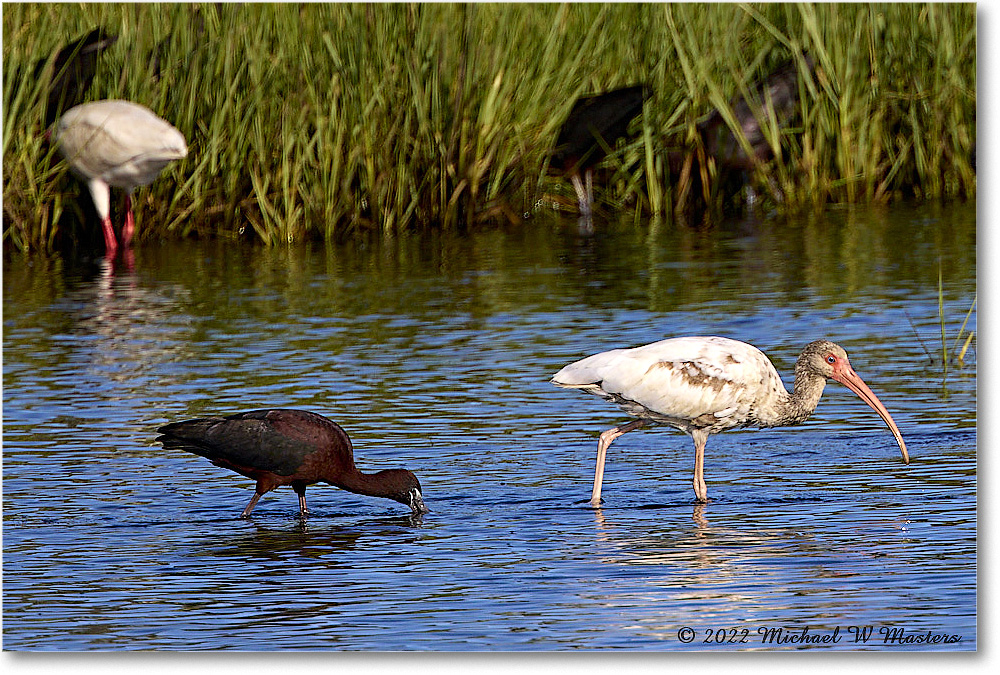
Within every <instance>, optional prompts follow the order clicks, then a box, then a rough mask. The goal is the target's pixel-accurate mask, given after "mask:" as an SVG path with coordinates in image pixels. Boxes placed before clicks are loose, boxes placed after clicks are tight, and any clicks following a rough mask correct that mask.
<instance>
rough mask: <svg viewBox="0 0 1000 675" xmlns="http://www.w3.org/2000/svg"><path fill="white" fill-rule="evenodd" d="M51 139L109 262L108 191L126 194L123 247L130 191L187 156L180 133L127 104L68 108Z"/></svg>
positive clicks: (130, 219)
mask: <svg viewBox="0 0 1000 675" xmlns="http://www.w3.org/2000/svg"><path fill="white" fill-rule="evenodd" d="M53 138H54V140H55V141H56V142H57V143H58V145H59V151H60V152H61V153H62V155H63V157H65V158H66V161H67V162H68V163H69V166H70V169H72V171H73V173H75V174H76V175H77V176H79V177H80V178H81V179H82V180H83V181H84V182H85V183H87V187H88V188H89V189H90V195H91V197H92V198H93V200H94V207H95V208H96V210H97V215H98V217H100V219H101V227H102V228H103V230H104V244H105V247H106V255H107V256H108V257H109V258H113V257H114V255H115V252H116V251H117V249H118V242H117V239H116V237H115V231H114V228H113V227H112V225H111V188H112V187H118V188H124V189H125V190H126V191H127V192H126V196H125V208H126V215H125V225H124V227H123V228H122V240H123V243H124V244H125V246H126V247H128V246H129V244H130V243H131V241H132V235H133V232H134V230H135V216H134V215H133V213H132V191H133V190H135V188H137V187H139V186H140V185H148V184H149V183H151V182H153V180H154V179H155V178H156V177H157V176H158V175H159V174H160V172H161V171H162V170H163V169H164V167H166V166H167V164H169V163H170V162H172V161H174V160H177V159H182V158H184V157H186V156H187V143H186V142H185V140H184V136H183V134H181V132H179V131H178V130H177V129H175V128H174V127H173V125H171V124H170V123H169V122H167V121H166V120H164V119H161V118H160V117H157V116H156V114H154V113H153V111H152V110H150V109H149V108H146V107H145V106H141V105H139V104H137V103H131V102H129V101H118V100H107V101H94V102H92V103H83V104H81V105H78V106H76V107H74V108H70V109H69V110H67V111H66V112H65V113H64V114H63V116H62V117H61V118H60V119H59V124H58V125H56V129H55V133H54V136H53Z"/></svg>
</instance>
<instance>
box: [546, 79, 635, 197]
mask: <svg viewBox="0 0 1000 675" xmlns="http://www.w3.org/2000/svg"><path fill="white" fill-rule="evenodd" d="M651 94H652V92H651V90H650V89H649V87H646V86H644V85H635V86H631V87H623V88H621V89H615V90H613V91H608V92H604V93H603V94H594V95H590V96H583V97H581V98H579V99H577V101H576V103H574V104H573V109H572V110H570V112H569V117H567V118H566V121H565V122H563V125H562V128H561V129H560V130H559V136H558V138H557V139H556V145H555V148H554V149H553V151H552V157H551V160H550V162H549V167H550V169H556V170H558V171H560V172H562V173H564V174H565V175H566V176H568V177H569V179H570V181H571V182H572V183H573V189H574V190H575V191H576V197H577V200H578V202H579V204H580V213H581V214H582V215H584V216H589V215H590V214H591V209H592V207H593V204H594V178H593V175H594V165H596V164H597V163H598V162H600V161H601V160H602V159H604V157H605V155H606V154H607V151H608V149H609V148H611V147H613V146H614V144H615V142H616V141H617V140H618V139H619V138H621V137H623V136H625V135H626V133H627V132H628V125H629V122H631V121H632V119H633V118H634V117H635V116H636V115H638V114H639V113H640V112H642V104H643V102H644V101H645V100H646V99H647V98H649V97H650V96H651ZM584 182H585V183H586V185H584Z"/></svg>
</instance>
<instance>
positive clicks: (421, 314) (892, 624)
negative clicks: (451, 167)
mask: <svg viewBox="0 0 1000 675" xmlns="http://www.w3.org/2000/svg"><path fill="white" fill-rule="evenodd" d="M595 229H596V232H595V233H593V234H589V235H588V234H581V233H580V232H579V231H578V230H577V228H576V224H575V223H573V222H571V221H535V222H529V223H526V224H525V225H524V226H523V227H521V228H514V229H511V230H508V231H483V232H477V233H471V234H464V235H450V234H434V235H430V236H425V237H420V236H416V235H413V236H405V235H404V236H401V237H397V238H394V239H390V240H380V239H378V238H372V239H370V240H365V241H359V242H353V243H350V244H343V245H335V244H330V245H324V244H313V245H304V246H300V247H291V248H274V249H266V248H261V247H257V246H253V245H242V244H237V243H190V242H188V243H171V244H166V243H165V244H162V245H160V244H152V245H148V246H144V247H140V248H138V250H137V251H136V264H135V269H134V270H133V271H131V272H129V271H126V270H121V269H119V270H114V271H112V270H110V269H109V268H107V267H106V266H104V265H103V264H102V262H101V261H100V260H99V259H97V258H95V259H93V260H65V259H61V258H55V259H53V258H41V257H16V256H14V257H10V256H8V258H7V259H6V260H5V262H4V270H3V271H4V297H3V308H4V336H3V339H4V346H3V350H4V351H3V358H4V361H3V371H4V372H3V378H4V379H3V385H4V389H3V395H4V400H3V402H4V409H3V423H4V428H3V434H4V437H3V462H4V463H3V473H4V476H3V481H4V482H3V517H4V527H3V537H4V560H3V563H4V568H3V573H4V577H3V594H4V607H3V611H4V616H3V631H4V636H3V637H4V642H3V646H4V649H7V650H145V649H163V650H217V649H231V650H288V649H303V650H306V649H307V650H445V651H450V650H515V651H520V650H567V649H598V648H613V649H624V650H726V651H731V650H739V649H796V648H809V649H817V650H829V649H839V650H851V649H867V650H875V651H885V650H894V651H895V650H971V649H975V648H976V645H977V642H976V630H977V621H976V620H977V605H976V563H977V561H976V536H977V528H976V439H977V432H976V421H977V420H976V346H975V345H976V343H975V341H973V342H972V344H971V347H970V349H969V350H968V352H967V353H966V354H965V356H964V361H963V362H962V363H961V364H960V363H958V362H957V361H956V360H955V359H954V357H955V351H957V349H961V347H962V344H963V343H964V337H962V338H961V341H960V342H959V343H958V344H957V348H956V350H955V351H950V355H949V365H948V367H947V369H946V368H945V367H944V366H943V365H942V363H941V356H940V345H941V337H940V330H941V329H940V324H939V312H938V297H939V295H938V272H939V269H940V271H941V278H942V292H943V301H944V316H945V318H946V329H947V346H948V349H949V350H952V348H953V342H954V340H955V339H956V337H957V336H958V334H959V328H960V326H961V324H962V321H963V319H964V318H965V316H966V313H967V312H968V310H969V307H970V305H971V304H972V301H973V299H974V298H975V294H976V285H975V268H976V260H975V205H974V204H973V205H967V206H962V205H959V206H949V207H948V208H947V209H945V210H941V211H934V210H933V209H909V208H895V209H891V210H879V211H859V212H845V213H840V212H831V213H830V214H827V215H826V216H824V217H816V218H811V219H809V220H808V221H806V222H791V223H785V222H782V221H778V220H771V221H764V222H742V223H728V224H724V225H722V226H720V227H717V228H715V229H713V230H710V231H707V232H693V231H690V230H685V229H678V228H676V227H675V226H672V225H666V224H656V223H647V224H642V225H639V226H634V225H631V224H618V223H598V224H597V227H596V228H595ZM901 241H905V242H906V245H905V246H902V245H900V244H899V242H901ZM975 318H976V317H975V312H973V313H972V316H971V318H970V319H969V323H968V325H967V326H966V329H967V330H968V329H972V330H975ZM691 334H719V335H727V336H730V337H735V338H738V339H742V340H745V341H748V342H752V343H753V344H755V345H757V346H758V347H760V348H761V349H763V350H764V351H765V352H766V353H768V354H769V355H770V357H771V358H772V360H773V361H774V363H775V365H776V366H777V368H778V370H779V372H781V373H782V374H783V376H785V378H786V383H788V384H789V385H790V377H791V370H792V366H793V365H794V361H795V358H796V357H797V355H798V352H799V350H800V349H801V348H802V346H804V345H805V344H806V343H807V342H809V341H811V340H813V339H816V338H819V337H827V338H830V339H833V340H835V341H836V342H838V343H840V344H842V345H843V346H844V347H845V348H846V349H847V351H848V353H849V354H850V357H851V362H852V364H853V366H854V368H855V370H856V371H857V372H858V373H859V374H860V375H861V376H862V377H863V378H864V379H865V380H866V381H867V382H868V384H869V385H870V386H871V387H872V389H873V390H874V391H875V392H876V393H877V394H878V395H879V396H880V398H881V399H882V401H883V403H885V405H886V406H887V408H888V409H889V410H890V412H891V413H892V415H893V417H894V418H895V420H896V422H897V423H898V425H899V427H900V429H901V430H902V433H903V435H904V437H905V439H906V442H907V445H908V449H909V451H910V455H911V458H912V462H911V464H910V465H909V466H907V465H904V464H903V463H902V461H901V458H900V456H899V449H898V447H897V446H896V444H895V442H894V440H893V438H892V435H891V434H890V433H889V432H888V430H887V429H886V428H885V425H884V424H883V423H882V421H881V420H880V419H879V418H878V416H877V415H875V413H874V412H872V411H871V410H870V409H869V408H868V407H867V406H866V405H865V404H864V403H863V402H862V401H860V400H859V399H858V398H856V397H855V396H854V395H853V394H851V393H850V392H849V391H848V390H847V389H846V388H844V387H842V386H840V385H837V384H836V383H832V384H831V385H830V386H829V387H828V388H827V390H826V393H825V395H824V397H823V400H822V402H821V403H820V406H819V408H818V410H817V411H816V414H815V415H814V416H813V417H812V418H811V419H810V420H809V421H808V422H807V423H806V424H804V425H802V426H800V427H796V428H788V429H769V430H748V431H730V432H726V433H724V434H720V435H716V436H713V437H711V438H710V439H709V443H708V449H707V455H706V480H707V482H708V488H709V496H710V497H711V498H712V501H710V502H709V503H708V504H707V505H704V506H699V505H696V504H694V503H693V492H692V490H691V470H692V465H693V445H692V443H691V440H690V439H689V438H687V437H686V436H684V435H682V434H679V433H677V432H674V431H672V430H670V429H668V428H663V427H660V428H649V429H644V430H640V431H635V432H632V433H630V434H627V435H625V436H624V437H622V438H620V439H619V440H617V441H616V442H615V444H614V445H613V446H612V448H611V450H610V452H609V457H608V464H607V470H606V474H605V478H604V492H603V497H604V500H605V503H604V505H603V506H602V508H600V509H598V510H594V509H592V508H590V507H589V506H588V505H587V500H588V499H589V496H590V488H591V484H592V481H593V470H594V459H595V455H596V443H597V436H598V434H599V433H600V432H601V431H603V430H604V429H607V428H609V427H611V426H613V425H615V424H617V423H619V422H622V421H625V420H626V417H625V416H624V415H623V414H622V413H620V412H619V411H618V410H617V409H616V408H614V407H613V406H612V405H610V404H608V403H606V402H604V401H601V400H600V399H597V398H596V397H592V396H587V395H584V394H581V393H578V392H573V391H566V390H560V389H557V388H555V387H553V386H551V385H550V384H549V383H548V379H549V377H551V375H552V374H553V373H554V372H555V371H556V370H558V369H559V368H560V367H562V366H563V365H565V364H566V363H569V362H570V361H573V360H576V359H578V358H581V357H583V356H586V355H588V354H591V353H594V352H597V351H602V350H605V349H612V348H615V347H623V346H634V345H638V344H643V343H646V342H651V341H653V340H658V339H662V338H664V337H670V336H674V335H691ZM267 406H273V407H279V406H280V407H296V408H303V409H307V410H313V411H315V412H319V413H322V414H324V415H327V416H328V417H330V418H332V419H334V420H335V421H337V422H338V423H340V424H341V425H342V426H343V427H344V428H345V429H346V430H347V431H348V433H349V434H350V435H351V437H352V439H353V441H354V444H355V454H356V458H357V461H358V464H359V466H360V467H361V468H362V469H363V470H366V471H372V470H377V469H381V468H390V467H407V468H409V469H411V470H413V471H414V472H415V473H416V474H417V476H418V477H419V478H420V481H421V483H422V485H423V488H424V496H425V499H426V500H427V504H428V506H429V507H430V508H431V509H432V511H431V512H430V513H429V514H427V515H426V516H425V517H423V518H422V519H413V518H411V517H410V516H408V515H407V512H408V510H407V509H406V508H405V507H404V506H402V505H399V504H396V503H395V502H391V501H388V500H379V499H374V498H367V497H361V496H358V495H353V494H350V493H347V492H344V491H342V490H338V489H336V488H333V487H330V486H325V485H316V486H311V487H310V488H309V490H308V492H307V496H308V498H309V507H310V510H311V515H310V518H309V520H308V521H307V522H306V523H302V522H301V521H300V520H299V519H298V518H297V511H298V503H297V500H296V499H295V495H294V493H293V492H292V491H291V490H290V489H289V488H281V489H279V490H277V491H275V492H272V493H269V494H268V495H266V496H265V497H264V498H263V499H262V500H261V502H260V503H259V504H258V506H257V508H256V510H255V511H254V514H253V518H252V519H251V520H240V519H238V518H237V516H238V515H239V513H240V511H242V509H243V507H244V506H245V505H246V502H247V501H248V500H249V498H250V496H251V494H252V491H253V490H252V482H251V481H249V480H247V479H245V478H243V477H241V476H239V475H237V474H235V473H232V472H229V471H226V470H223V469H220V468H218V467H215V466H212V465H211V464H210V463H209V462H207V461H206V460H204V459H202V458H200V457H197V456H194V455H189V454H186V453H184V452H181V451H177V450H170V451H168V450H164V449H163V448H162V447H160V446H159V445H158V444H155V443H154V442H153V439H154V438H155V435H156V434H155V428H156V427H157V426H158V425H161V424H163V423H166V422H168V421H176V420H181V419H186V418H190V417H196V416H202V415H208V414H216V413H230V412H236V411H240V410H249V409H254V408H260V407H267ZM778 629H780V631H779V630H778ZM824 639H825V640H826V642H823V640H824Z"/></svg>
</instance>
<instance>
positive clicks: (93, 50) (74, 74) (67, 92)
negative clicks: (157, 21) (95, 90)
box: [35, 28, 118, 127]
mask: <svg viewBox="0 0 1000 675" xmlns="http://www.w3.org/2000/svg"><path fill="white" fill-rule="evenodd" d="M117 39H118V36H117V35H112V34H111V33H108V32H107V31H106V30H104V29H103V28H95V29H93V30H92V31H90V32H89V33H87V34H86V35H84V36H81V37H79V38H77V39H76V40H73V41H72V42H70V43H69V44H67V45H66V46H65V47H63V48H62V49H60V50H59V52H58V53H57V54H56V56H55V59H54V60H53V63H52V71H51V72H52V74H51V80H49V84H48V87H47V91H48V95H47V100H46V106H45V126H46V127H49V126H51V125H52V123H53V122H55V121H56V118H57V117H59V115H60V114H61V113H62V111H63V110H68V109H70V108H72V107H73V106H75V105H79V104H80V103H83V99H84V97H85V96H86V94H87V90H88V89H90V84H91V82H93V80H94V74H95V73H96V72H97V60H98V57H100V55H101V53H102V52H103V51H104V50H105V49H107V48H108V47H110V46H111V45H113V44H114V43H115V41H116V40H117ZM48 62H49V59H42V60H41V61H39V62H38V63H37V64H36V65H35V79H36V80H37V79H39V78H41V77H44V75H45V66H46V65H47V64H48Z"/></svg>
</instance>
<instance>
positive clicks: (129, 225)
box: [105, 191, 135, 248]
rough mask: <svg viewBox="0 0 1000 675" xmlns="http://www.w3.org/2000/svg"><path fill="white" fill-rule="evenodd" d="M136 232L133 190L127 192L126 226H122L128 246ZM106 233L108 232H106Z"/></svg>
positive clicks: (123, 238) (123, 237) (126, 245)
mask: <svg viewBox="0 0 1000 675" xmlns="http://www.w3.org/2000/svg"><path fill="white" fill-rule="evenodd" d="M134 233H135V216H134V215H133V214H132V192H131V191H129V192H126V193H125V227H123V228H122V241H123V242H124V244H125V247H126V248H128V246H129V244H131V243H132V235H133V234H134ZM105 234H106V233H105Z"/></svg>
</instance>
